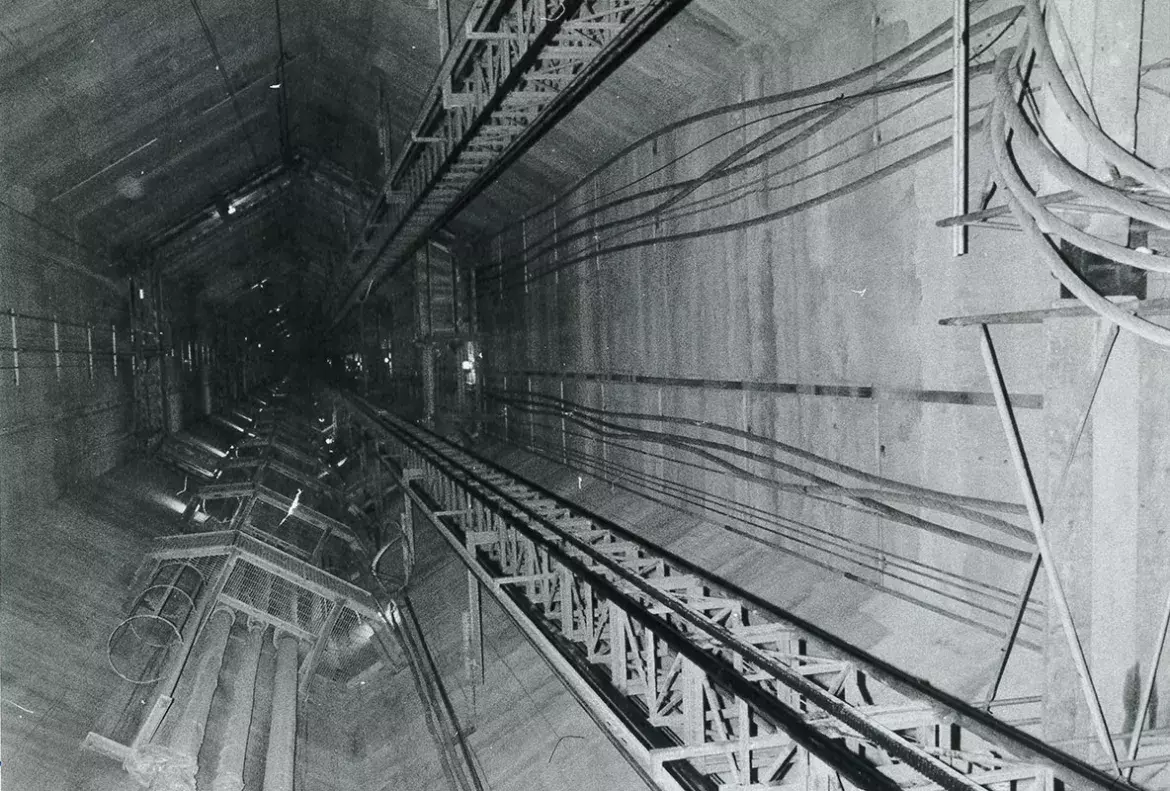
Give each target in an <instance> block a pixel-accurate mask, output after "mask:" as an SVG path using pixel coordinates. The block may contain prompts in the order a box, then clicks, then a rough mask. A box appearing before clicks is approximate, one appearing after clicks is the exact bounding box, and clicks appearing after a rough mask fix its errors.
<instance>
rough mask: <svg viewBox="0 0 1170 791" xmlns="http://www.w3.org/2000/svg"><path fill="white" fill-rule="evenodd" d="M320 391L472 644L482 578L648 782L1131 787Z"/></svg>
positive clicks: (481, 464) (409, 429) (567, 506)
mask: <svg viewBox="0 0 1170 791" xmlns="http://www.w3.org/2000/svg"><path fill="white" fill-rule="evenodd" d="M335 400H336V403H337V405H338V407H339V409H340V411H341V412H342V414H344V415H346V416H347V417H348V418H349V419H352V421H353V422H354V424H356V426H358V427H359V428H360V431H361V432H362V433H364V435H365V436H366V437H367V439H368V441H369V442H370V443H372V444H373V445H374V446H375V447H376V448H378V449H379V451H380V457H381V458H382V459H384V460H385V462H386V463H387V465H388V466H390V467H391V469H392V470H393V471H394V473H395V475H396V476H397V477H398V480H399V485H401V486H402V487H403V489H404V491H405V492H406V494H407V496H408V497H409V498H410V500H411V501H412V502H413V503H414V505H416V506H417V507H418V508H419V510H420V511H422V513H424V514H425V515H426V516H427V518H428V520H429V521H430V523H431V524H432V525H433V526H434V527H435V529H436V530H437V531H438V532H439V533H440V534H441V535H442V536H443V538H444V539H445V540H446V541H447V542H448V543H449V544H450V546H451V547H452V549H453V550H454V551H455V553H456V554H457V555H458V556H459V557H460V558H461V559H462V561H463V562H464V563H465V564H466V565H467V568H468V571H469V608H468V611H469V616H470V619H471V621H472V622H473V627H472V628H473V636H472V639H471V640H470V641H469V645H470V646H471V649H470V650H471V651H472V652H473V653H474V652H475V651H476V650H480V649H478V648H477V646H478V645H479V642H478V641H477V640H476V639H475V636H474V635H475V634H478V630H479V623H478V610H479V608H478V597H479V595H480V591H481V590H482V591H486V592H488V593H489V594H490V595H491V596H492V597H493V598H494V599H495V601H496V602H497V603H498V604H499V605H500V607H501V608H502V609H503V610H504V611H505V612H506V613H507V614H508V615H509V616H510V617H511V618H512V619H513V620H514V621H515V623H516V624H517V626H518V627H519V628H520V629H521V631H522V632H523V633H524V634H525V635H526V636H527V637H528V639H529V640H530V641H531V642H532V643H533V644H534V645H535V646H536V647H537V649H538V650H539V651H540V652H541V654H542V656H543V658H544V659H545V661H546V662H547V663H548V664H549V666H550V667H551V668H552V669H553V671H554V672H555V673H557V675H558V676H560V678H561V679H562V680H563V681H564V683H565V684H566V685H567V687H568V689H569V690H570V691H571V692H572V693H573V694H574V696H575V697H576V698H577V699H578V700H579V701H580V702H581V703H582V705H583V706H584V707H585V709H586V710H587V711H588V712H589V713H590V715H591V716H592V717H593V718H594V720H595V721H597V723H598V724H599V725H600V726H601V727H603V728H604V729H605V730H606V732H607V734H608V735H609V736H610V738H611V740H612V741H613V742H614V744H616V745H618V746H619V747H620V749H622V751H623V752H624V753H625V754H626V755H627V757H628V758H629V759H630V760H631V762H632V764H633V765H634V766H635V767H636V768H638V770H639V771H640V772H641V773H642V774H643V776H644V777H645V778H646V779H647V780H648V781H649V782H651V783H652V784H653V785H654V786H656V787H659V788H664V789H682V788H695V787H719V788H723V789H740V790H743V791H746V789H762V788H773V787H788V786H792V787H812V786H811V785H807V784H813V783H815V784H817V787H822V786H824V787H830V788H836V787H857V788H864V789H882V788H888V789H892V788H910V787H914V788H946V789H976V788H984V789H1027V788H1035V789H1051V788H1056V787H1061V786H1060V784H1063V787H1071V788H1123V787H1126V785H1125V784H1124V783H1123V782H1122V781H1120V780H1119V779H1118V778H1115V777H1110V776H1108V775H1106V774H1104V773H1102V772H1101V771H1099V770H1097V769H1096V768H1094V767H1092V766H1090V765H1088V764H1086V763H1084V762H1082V761H1080V760H1078V759H1076V758H1074V757H1072V756H1069V755H1067V754H1065V753H1063V752H1061V751H1060V750H1058V749H1056V748H1054V747H1052V746H1050V745H1048V744H1046V743H1044V742H1042V741H1040V740H1039V739H1037V738H1035V737H1033V736H1031V735H1029V734H1027V733H1025V732H1023V731H1021V730H1019V729H1017V728H1015V727H1013V726H1011V725H1009V724H1007V723H1005V722H1004V721H1002V720H1001V719H999V718H997V717H996V716H994V715H993V714H991V713H989V712H987V711H984V710H983V709H982V708H980V707H979V706H976V705H972V704H969V703H967V702H965V701H962V700H959V699H957V698H954V697H953V696H950V695H947V694H945V693H943V692H941V691H939V690H937V689H935V688H934V687H932V686H930V685H929V684H926V683H925V682H923V681H921V680H919V679H917V678H914V677H913V676H910V675H908V674H905V673H903V672H902V671H900V670H898V669H896V668H894V667H891V666H889V665H888V664H885V663H883V662H882V661H880V660H878V659H877V658H875V657H873V656H871V655H869V654H867V653H866V652H865V651H863V650H861V649H859V648H857V647H855V646H853V645H851V644H849V643H847V642H845V641H843V640H841V639H839V638H837V637H835V636H833V635H830V634H828V633H826V632H823V631H822V630H820V629H818V628H817V627H816V626H814V625H813V624H810V623H807V622H804V621H802V620H801V619H799V618H797V617H796V616H793V615H791V614H789V613H786V612H784V611H782V610H780V609H779V608H776V607H774V606H772V605H770V604H768V603H766V602H763V601H761V600H759V599H756V598H754V597H752V596H751V595H749V594H747V593H744V592H743V591H740V590H737V589H735V588H733V587H731V586H729V585H728V584H727V583H724V582H721V581H719V580H715V579H712V578H711V577H710V576H709V575H708V574H706V573H705V572H704V571H703V570H702V569H699V568H696V567H694V566H692V565H690V564H688V563H686V562H685V561H683V560H681V559H679V558H677V557H674V556H672V555H669V554H668V553H665V552H663V551H662V550H660V549H658V548H656V547H654V546H652V545H650V544H648V543H646V542H645V541H643V540H641V539H639V538H638V537H636V536H634V535H632V534H629V533H627V532H625V531H623V530H622V529H620V528H619V527H617V526H616V525H613V524H611V523H609V522H606V521H605V520H603V519H601V518H599V517H597V516H595V515H593V514H590V513H588V512H586V511H584V510H582V509H581V508H579V507H577V506H575V505H573V504H571V503H569V502H567V501H565V500H561V499H560V498H557V497H556V496H554V495H552V494H550V493H549V492H547V491H544V490H542V489H540V488H538V487H536V486H534V485H532V484H529V483H526V482H524V481H521V480H519V479H517V478H515V477H514V476H513V475H511V474H509V473H507V472H506V471H504V470H503V469H502V468H499V467H497V466H495V465H493V464H491V463H490V462H488V461H486V460H484V459H481V458H478V457H476V456H474V455H472V454H470V453H468V452H466V451H464V450H462V449H460V448H458V447H456V446H454V445H452V444H451V443H449V442H447V441H446V440H444V439H442V438H440V437H438V436H437V435H435V434H433V433H431V432H428V431H426V430H425V429H421V428H419V427H417V426H415V425H412V424H410V423H407V422H405V421H402V420H399V419H397V418H395V417H393V416H392V415H390V414H389V413H387V412H385V411H384V410H379V409H376V408H374V407H373V406H371V405H370V404H369V403H368V402H365V401H363V400H361V399H359V398H357V397H354V396H352V395H348V394H346V395H342V394H337V395H336V396H335ZM469 661H470V664H471V665H472V666H474V665H475V661H476V658H475V657H474V656H472V657H470V658H469ZM478 666H479V667H482V657H481V658H480V662H479V665H478ZM1001 703H1002V704H1003V705H1007V704H1008V702H1007V701H1004V702H1001Z"/></svg>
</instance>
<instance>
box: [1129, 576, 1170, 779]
mask: <svg viewBox="0 0 1170 791" xmlns="http://www.w3.org/2000/svg"><path fill="white" fill-rule="evenodd" d="M1168 630H1170V593H1167V594H1166V606H1165V607H1164V608H1163V611H1162V628H1161V629H1159V630H1158V639H1157V640H1156V641H1155V642H1154V655H1153V656H1152V657H1150V674H1149V675H1148V676H1146V684H1145V686H1144V687H1143V688H1142V698H1141V705H1140V706H1138V713H1137V719H1136V720H1134V723H1133V733H1132V734H1131V735H1130V737H1129V751H1128V752H1127V754H1126V764H1128V767H1127V768H1126V770H1125V779H1126V780H1129V779H1131V778H1132V777H1133V770H1134V767H1135V766H1136V764H1135V763H1134V761H1135V760H1136V759H1137V754H1138V747H1139V746H1141V740H1142V731H1143V730H1144V729H1145V724H1146V714H1147V713H1148V712H1149V710H1150V700H1151V698H1152V697H1153V695H1154V683H1155V681H1157V678H1158V663H1159V662H1160V661H1162V649H1163V648H1164V647H1165V645H1166V632H1167V631H1168Z"/></svg>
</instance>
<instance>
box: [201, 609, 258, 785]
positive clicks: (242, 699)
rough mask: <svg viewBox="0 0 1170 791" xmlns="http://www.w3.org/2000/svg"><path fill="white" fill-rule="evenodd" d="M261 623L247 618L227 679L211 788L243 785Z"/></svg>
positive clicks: (254, 691) (254, 692)
mask: <svg viewBox="0 0 1170 791" xmlns="http://www.w3.org/2000/svg"><path fill="white" fill-rule="evenodd" d="M265 628H266V627H265V624H264V623H263V622H262V621H256V620H253V619H251V618H249V619H248V633H247V636H246V637H245V643H244V648H243V653H242V656H241V658H240V667H239V670H238V671H237V673H236V675H235V677H234V678H232V679H231V681H230V684H231V699H232V700H231V708H230V709H229V710H228V715H227V720H226V722H225V723H224V734H223V740H222V746H221V747H220V750H219V757H218V759H217V760H216V764H215V778H214V779H213V780H212V782H211V788H212V791H242V789H243V788H244V758H245V756H246V755H247V751H248V731H249V730H250V729H251V727H252V704H253V703H254V701H255V694H256V670H257V667H258V665H259V663H260V649H261V647H262V646H263V645H264V630H265Z"/></svg>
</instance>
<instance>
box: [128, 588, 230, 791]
mask: <svg viewBox="0 0 1170 791" xmlns="http://www.w3.org/2000/svg"><path fill="white" fill-rule="evenodd" d="M235 618H236V616H235V613H234V612H233V611H231V610H229V609H226V608H223V609H219V610H216V611H215V612H214V613H213V614H212V616H211V618H209V619H208V621H207V625H206V626H205V627H204V629H203V633H202V642H201V651H200V654H199V660H198V664H197V665H196V666H195V668H194V673H195V677H194V679H193V680H192V682H191V688H190V692H189V693H188V694H187V699H186V700H185V701H184V702H183V704H182V708H180V709H172V712H171V713H172V714H173V716H174V727H173V728H172V729H171V732H170V737H169V739H168V740H167V741H166V742H165V743H161V744H160V743H157V742H155V743H151V744H147V745H144V746H143V747H140V748H138V749H136V750H134V751H133V752H132V753H131V754H130V755H129V756H127V758H126V760H125V761H124V762H123V766H124V767H125V768H126V771H127V772H129V773H130V775H131V776H132V777H133V778H134V779H135V780H137V781H138V782H139V783H141V784H142V785H144V786H147V787H148V788H149V789H150V791H195V776H196V774H198V772H199V763H198V761H199V748H200V747H202V745H203V734H204V732H205V730H206V728H207V716H208V714H209V713H210V712H211V699H212V697H213V696H214V695H215V688H216V686H217V685H218V684H219V671H220V668H221V667H222V665H223V655H224V651H225V650H226V649H227V642H228V636H229V635H230V634H231V630H232V624H233V623H234V622H235ZM169 720H170V717H169V716H168V721H169Z"/></svg>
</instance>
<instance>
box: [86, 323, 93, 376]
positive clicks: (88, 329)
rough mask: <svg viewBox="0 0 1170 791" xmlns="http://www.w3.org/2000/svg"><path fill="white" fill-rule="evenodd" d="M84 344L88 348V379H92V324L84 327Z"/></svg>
mask: <svg viewBox="0 0 1170 791" xmlns="http://www.w3.org/2000/svg"><path fill="white" fill-rule="evenodd" d="M85 345H86V346H87V347H88V349H89V379H90V381H93V325H92V324H89V325H86V327H85Z"/></svg>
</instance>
